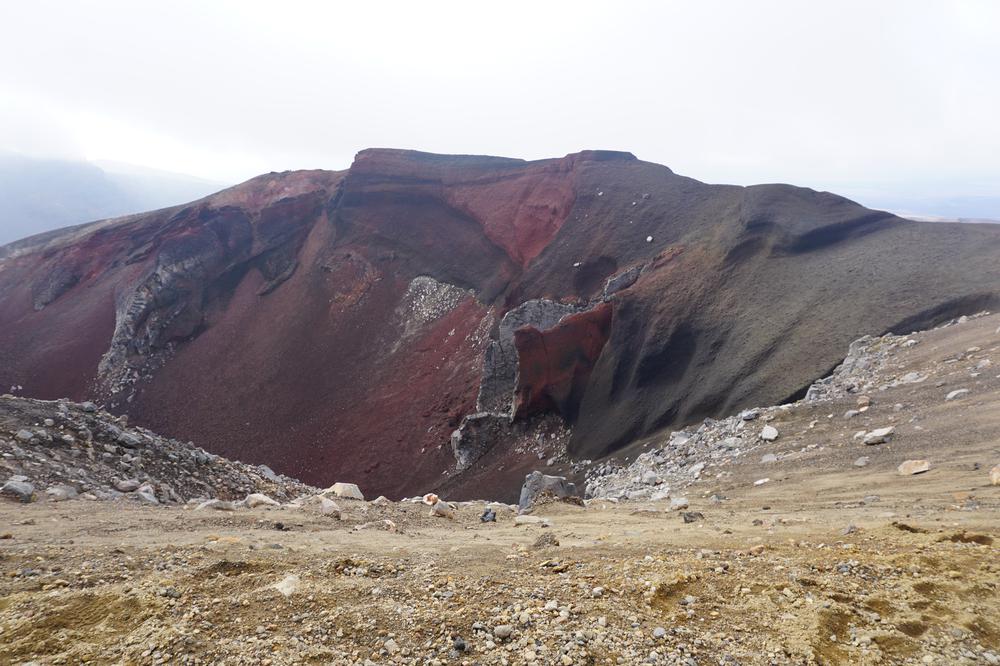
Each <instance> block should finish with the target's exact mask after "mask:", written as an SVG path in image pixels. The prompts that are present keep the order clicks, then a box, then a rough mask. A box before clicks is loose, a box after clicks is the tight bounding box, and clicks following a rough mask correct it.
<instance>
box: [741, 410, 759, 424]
mask: <svg viewBox="0 0 1000 666" xmlns="http://www.w3.org/2000/svg"><path fill="white" fill-rule="evenodd" d="M759 416H760V410H759V409H744V410H743V411H742V412H740V418H741V419H743V420H744V421H753V420H754V419H756V418H757V417H759Z"/></svg>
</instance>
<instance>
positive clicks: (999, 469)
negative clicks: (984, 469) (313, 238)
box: [990, 465, 1000, 486]
mask: <svg viewBox="0 0 1000 666" xmlns="http://www.w3.org/2000/svg"><path fill="white" fill-rule="evenodd" d="M990 483H991V484H993V485H994V486H1000V465H994V466H993V469H991V470H990Z"/></svg>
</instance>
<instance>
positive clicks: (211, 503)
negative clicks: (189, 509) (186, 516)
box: [194, 499, 236, 511]
mask: <svg viewBox="0 0 1000 666" xmlns="http://www.w3.org/2000/svg"><path fill="white" fill-rule="evenodd" d="M205 509H214V510H216V511H236V505H235V504H234V503H232V502H227V501H225V500H220V499H210V500H206V501H204V502H202V503H201V504H199V505H198V506H196V507H195V508H194V510H195V511H204V510H205Z"/></svg>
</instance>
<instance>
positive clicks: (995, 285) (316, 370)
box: [0, 149, 1000, 497]
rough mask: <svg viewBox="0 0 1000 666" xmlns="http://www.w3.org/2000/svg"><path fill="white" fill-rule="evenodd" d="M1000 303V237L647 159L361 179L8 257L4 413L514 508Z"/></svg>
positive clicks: (417, 167) (379, 172)
mask: <svg viewBox="0 0 1000 666" xmlns="http://www.w3.org/2000/svg"><path fill="white" fill-rule="evenodd" d="M998 293H1000V228H997V227H991V226H986V225H949V224H928V223H917V222H908V221H904V220H901V219H899V218H897V217H894V216H892V215H890V214H888V213H883V212H878V211H872V210H868V209H865V208H863V207H861V206H858V205H857V204H854V203H852V202H850V201H848V200H846V199H843V198H841V197H838V196H835V195H833V194H828V193H819V192H814V191H812V190H806V189H801V188H795V187H791V186H786V185H761V186H755V187H735V186H720V185H706V184H704V183H700V182H698V181H695V180H692V179H690V178H685V177H682V176H678V175H676V174H674V173H673V172H672V171H670V169H668V168H666V167H663V166H659V165H655V164H650V163H647V162H642V161H639V160H637V159H635V158H634V157H633V156H632V155H630V154H627V153H615V152H605V151H588V152H582V153H578V154H574V155H569V156H567V157H565V158H562V159H552V160H541V161H535V162H525V161H522V160H514V159H504V158H495V157H474V156H443V155H430V154H424V153H416V152H411V151H399V150H381V149H378V150H366V151H362V152H361V153H359V154H358V156H357V158H356V160H355V162H354V164H353V165H352V166H351V168H350V169H349V170H347V171H344V172H322V171H308V172H286V173H280V174H276V173H272V174H268V175H265V176H261V177H259V178H256V179H253V180H251V181H248V182H247V183H244V184H243V185H240V186H237V187H234V188H232V189H230V190H226V191H223V192H221V193H219V194H217V195H213V196H211V197H208V198H206V199H203V200H200V201H197V202H194V203H192V204H190V205H187V206H181V207H176V208H172V209H166V210H162V211H155V212H151V213H148V214H145V215H137V216H131V217H127V218H120V219H117V220H109V221H104V222H99V223H95V224H92V225H86V226H84V227H77V228H73V229H69V230H65V231H63V232H57V233H51V234H46V235H44V236H41V237H35V238H32V239H27V240H25V241H20V242H18V243H15V244H12V245H9V246H6V247H3V248H0V386H4V387H7V386H15V387H18V386H20V387H23V388H21V389H19V392H22V393H23V394H26V395H31V396H36V397H41V398H56V397H70V398H73V399H83V398H85V397H92V398H97V399H100V400H102V401H103V402H104V403H105V404H106V405H108V407H109V408H110V409H112V410H113V411H117V412H124V413H127V414H128V415H129V416H130V417H132V419H133V420H134V421H135V422H138V423H142V424H143V425H146V426H148V427H151V428H153V429H156V430H158V431H160V432H163V433H165V434H167V435H169V436H176V437H183V438H185V439H193V440H195V441H196V442H198V443H199V444H200V445H202V446H204V447H206V448H208V449H209V450H212V451H214V452H217V453H220V454H223V455H226V456H229V457H235V458H241V459H244V460H247V461H249V462H254V463H266V464H268V465H270V466H271V467H273V468H274V469H276V470H278V471H280V472H283V473H287V474H289V475H293V476H297V477H299V478H302V479H304V480H306V481H308V482H311V483H315V484H317V485H328V484H329V483H330V482H332V481H334V480H337V479H341V480H351V481H356V482H357V483H359V484H360V485H361V486H362V488H363V489H364V490H365V492H366V493H372V494H378V493H385V494H390V495H402V494H412V493H414V492H416V491H418V490H420V491H423V490H428V489H431V488H435V487H443V488H446V489H448V490H449V492H451V493H453V494H454V496H461V495H466V496H468V495H477V494H480V493H481V492H483V491H484V488H487V486H485V485H484V482H485V481H484V480H485V479H489V488H488V489H489V490H490V491H491V493H492V494H494V495H495V496H497V497H500V496H501V495H502V494H503V493H504V492H506V493H507V494H508V495H511V494H514V493H516V488H517V485H518V477H519V476H520V475H522V474H523V473H524V471H526V470H530V469H531V468H532V467H534V466H537V465H538V464H539V463H538V457H539V456H540V455H541V456H550V457H554V458H556V461H555V464H554V469H557V470H559V469H565V468H566V465H567V464H568V459H569V458H571V457H576V458H595V457H599V456H602V455H605V454H607V453H609V452H612V451H614V450H615V449H617V448H620V447H622V446H624V445H626V444H628V443H630V442H632V441H635V440H636V439H638V438H641V437H644V436H646V435H649V434H651V433H655V432H657V431H659V430H662V429H665V428H668V427H671V426H680V425H683V424H685V423H690V422H692V421H696V420H700V419H702V418H704V417H706V416H715V415H720V414H728V413H732V412H734V411H735V410H737V409H739V408H741V407H744V406H752V405H758V404H771V403H775V402H779V401H781V400H783V399H786V398H788V397H789V396H792V395H794V394H796V393H797V392H799V391H800V390H802V389H803V388H804V387H806V386H808V385H809V383H810V382H811V381H813V380H814V379H816V378H817V377H820V376H822V375H824V374H825V373H826V372H827V371H829V370H830V369H831V368H832V367H833V366H834V365H836V364H837V362H838V361H839V360H840V358H839V357H840V355H841V354H842V350H843V349H844V348H846V346H847V344H848V343H849V342H850V341H851V340H853V339H855V338H857V337H859V336H861V335H863V334H878V333H882V332H885V331H889V330H897V331H904V332H906V331H908V330H911V329H915V328H921V327H925V326H929V325H932V324H934V323H937V322H938V321H940V320H943V319H946V318H948V317H951V316H954V315H956V314H962V313H966V312H973V311H978V310H981V309H983V308H985V307H991V306H994V305H995V304H996V301H997V300H998ZM512 419H513V423H512V422H511V420H512ZM553 419H556V420H557V421H558V420H559V419H562V420H564V421H565V426H566V427H565V428H563V427H562V426H558V427H557V426H555V425H554V424H553ZM484 424H485V425H484ZM453 447H454V450H453ZM455 451H457V452H458V453H459V454H460V456H461V457H462V458H463V460H464V461H465V463H466V464H465V465H463V468H465V469H464V471H462V472H461V473H456V472H455ZM480 456H481V457H480ZM477 465H478V467H479V468H477ZM483 466H488V469H482V467H483Z"/></svg>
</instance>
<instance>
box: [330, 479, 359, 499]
mask: <svg viewBox="0 0 1000 666" xmlns="http://www.w3.org/2000/svg"><path fill="white" fill-rule="evenodd" d="M320 494H321V495H333V496H334V497H340V498H341V499H352V500H360V501H362V502H364V501H365V496H364V495H362V494H361V489H360V488H358V485H357V484H356V483H341V482H339V481H338V482H337V483H335V484H333V485H332V486H330V487H329V488H327V489H326V490H324V491H323V492H322V493H320Z"/></svg>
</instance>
